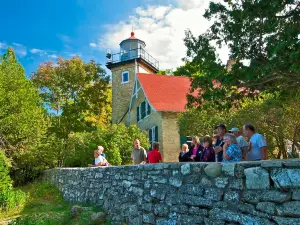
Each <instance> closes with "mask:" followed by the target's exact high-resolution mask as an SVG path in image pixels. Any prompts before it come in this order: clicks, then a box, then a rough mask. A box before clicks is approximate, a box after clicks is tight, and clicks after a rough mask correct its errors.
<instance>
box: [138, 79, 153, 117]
mask: <svg viewBox="0 0 300 225" xmlns="http://www.w3.org/2000/svg"><path fill="white" fill-rule="evenodd" d="M136 78H137V80H138V81H139V78H138V76H136ZM139 83H140V86H141V87H140V88H139V90H140V89H142V91H143V93H144V96H145V98H146V100H147V101H148V103H149V105H150V106H151V109H152V110H153V111H154V112H156V109H155V108H154V107H153V105H152V104H151V103H150V101H149V100H148V97H147V95H146V94H145V91H144V88H143V85H142V83H141V82H140V81H139Z"/></svg>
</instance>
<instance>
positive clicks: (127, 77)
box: [122, 71, 129, 84]
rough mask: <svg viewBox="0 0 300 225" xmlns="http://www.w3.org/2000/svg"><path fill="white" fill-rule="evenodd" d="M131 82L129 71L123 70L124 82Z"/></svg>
mask: <svg viewBox="0 0 300 225" xmlns="http://www.w3.org/2000/svg"><path fill="white" fill-rule="evenodd" d="M128 82H129V72H128V71H124V72H122V84H126V83H128Z"/></svg>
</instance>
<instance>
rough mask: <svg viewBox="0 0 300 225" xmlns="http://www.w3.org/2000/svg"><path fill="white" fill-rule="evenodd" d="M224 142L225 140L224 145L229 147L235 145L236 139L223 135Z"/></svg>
mask: <svg viewBox="0 0 300 225" xmlns="http://www.w3.org/2000/svg"><path fill="white" fill-rule="evenodd" d="M224 140H225V143H227V145H228V146H229V145H231V144H237V140H236V138H235V136H234V135H233V134H225V136H224Z"/></svg>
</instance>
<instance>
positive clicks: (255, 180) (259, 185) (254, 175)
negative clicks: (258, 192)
mask: <svg viewBox="0 0 300 225" xmlns="http://www.w3.org/2000/svg"><path fill="white" fill-rule="evenodd" d="M245 175H246V187H247V189H269V188H270V177H269V172H268V171H267V170H266V169H263V168H260V167H254V168H248V169H245Z"/></svg>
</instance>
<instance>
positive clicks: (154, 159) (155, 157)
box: [148, 142, 162, 164]
mask: <svg viewBox="0 0 300 225" xmlns="http://www.w3.org/2000/svg"><path fill="white" fill-rule="evenodd" d="M148 160H149V163H150V164H152V163H160V162H162V157H161V154H160V152H159V143H158V142H154V143H153V149H152V151H151V152H149V154H148Z"/></svg>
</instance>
